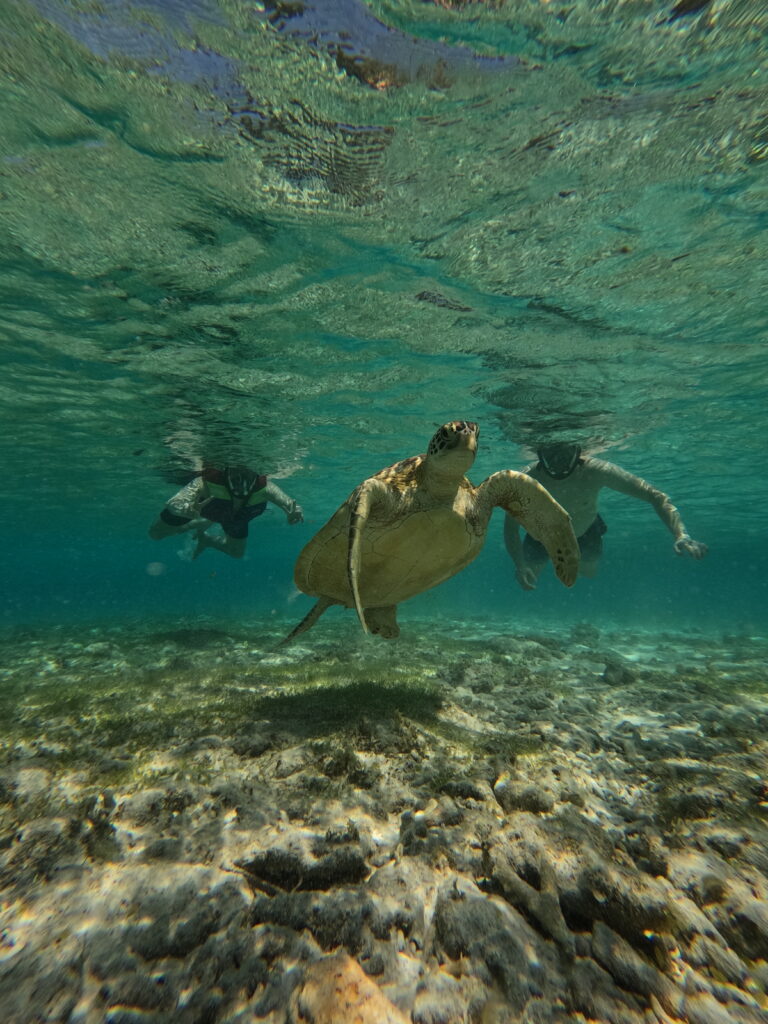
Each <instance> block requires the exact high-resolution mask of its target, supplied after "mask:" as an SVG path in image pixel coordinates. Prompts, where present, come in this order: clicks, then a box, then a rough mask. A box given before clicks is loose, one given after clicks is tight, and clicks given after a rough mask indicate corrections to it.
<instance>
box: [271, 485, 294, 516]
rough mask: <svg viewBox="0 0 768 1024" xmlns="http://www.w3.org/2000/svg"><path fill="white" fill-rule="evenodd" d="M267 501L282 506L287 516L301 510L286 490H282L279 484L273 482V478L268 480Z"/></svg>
mask: <svg viewBox="0 0 768 1024" xmlns="http://www.w3.org/2000/svg"><path fill="white" fill-rule="evenodd" d="M266 490H267V501H271V502H272V504H273V505H277V507H278V508H281V509H282V510H283V512H285V514H286V515H287V516H291V515H294V514H295V513H296V512H301V508H300V507H299V505H298V504H297V503H296V502H295V501H294V500H293V498H289V497H288V495H287V494H286V493H285V491H281V490H280V488H279V487H278V486H277V484H274V483H272V481H271V480H268V481H267V488H266Z"/></svg>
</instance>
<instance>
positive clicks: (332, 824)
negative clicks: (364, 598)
mask: <svg viewBox="0 0 768 1024" xmlns="http://www.w3.org/2000/svg"><path fill="white" fill-rule="evenodd" d="M284 631H285V624H284V623H278V622H270V623H269V626H268V627H266V626H265V625H264V623H255V624H253V626H252V627H249V626H248V625H247V624H242V623H240V624H238V626H237V627H236V628H235V627H231V626H227V625H226V624H225V625H222V624H220V623H216V622H212V621H206V622H200V621H195V622H188V623H181V624H180V623H178V622H176V623H173V624H171V625H170V626H168V627H167V628H161V627H160V626H159V625H158V624H157V623H154V624H148V625H146V626H142V625H137V624H134V625H131V626H125V627H120V628H118V627H95V628H93V629H88V630H86V629H81V630H80V631H79V632H78V631H76V630H74V629H63V628H61V629H55V630H49V631H44V630H32V629H30V630H16V631H11V632H7V633H6V635H5V636H4V638H3V639H2V658H0V664H2V666H3V668H2V670H0V886H1V887H2V891H3V902H2V920H1V921H0V927H1V929H2V932H1V934H2V938H1V939H0V943H1V948H2V956H1V957H0V1006H2V1007H3V1019H4V1020H8V1021H13V1022H14V1024H27V1022H29V1024H31V1022H33V1021H43V1020H45V1021H61V1022H72V1024H75V1022H77V1024H96V1022H102V1021H107V1022H109V1024H123V1022H128V1021H138V1020H141V1021H142V1022H143V1024H162V1022H173V1024H198V1022H206V1024H214V1022H216V1024H218V1022H222V1024H224V1022H226V1024H245V1022H246V1021H247V1022H251V1021H257V1020H258V1021H266V1022H269V1024H299V1022H305V1024H309V1022H315V1024H346V1022H349V1021H359V1022H361V1024H396V1022H412V1024H465V1022H478V1024H512V1022H515V1024H517V1022H520V1024H534V1022H535V1024H549V1022H552V1024H566V1022H568V1024H587V1022H596V1021H598V1022H600V1024H653V1022H659V1024H668V1022H670V1021H686V1022H691V1024H720V1022H722V1024H740V1022H741V1024H760V1022H765V1021H767V1020H768V999H767V998H766V990H767V989H768V962H767V960H768V852H766V851H768V789H767V788H766V779H765V766H766V763H768V740H767V739H766V737H768V681H767V680H766V670H765V664H766V654H767V653H768V642H766V641H765V640H764V639H762V638H759V637H749V636H738V637H736V636H730V637H728V636H726V637H712V636H708V635H706V634H703V633H701V634H686V635H682V634H680V635H678V634H652V633H641V632H635V633H628V632H612V633H608V632H601V631H598V630H597V629H595V628H594V627H593V626H588V625H583V626H577V627H574V628H573V629H571V630H570V631H568V630H561V631H556V630H542V631H539V632H535V631H528V632H511V631H505V630H503V629H500V628H493V627H492V626H491V625H489V624H488V623H482V624H481V623H471V622H470V623H467V622H466V621H465V622H463V623H462V629H461V634H462V637H463V638H462V639H457V632H456V631H453V630H452V629H451V628H450V624H448V623H445V622H443V623H442V624H441V625H440V627H435V625H434V624H433V623H425V624H424V625H423V627H421V626H420V624H418V623H414V622H410V623H408V625H407V627H406V629H405V630H404V635H405V633H406V632H407V641H405V640H404V641H401V642H398V643H395V644H387V645H384V644H381V643H380V642H378V641H377V640H375V639H373V638H367V637H363V636H362V635H361V634H360V633H359V632H358V631H357V630H356V629H355V628H354V627H353V625H352V624H351V623H344V624H343V625H342V626H339V627H338V628H337V630H336V631H335V632H330V631H329V632H326V633H323V634H318V635H317V636H316V637H314V636H313V637H312V638H311V640H310V641H309V642H307V643H305V644H296V645H294V646H293V647H291V648H290V649H286V648H277V646H276V645H277V641H278V640H279V639H280V638H281V637H282V635H283V633H284Z"/></svg>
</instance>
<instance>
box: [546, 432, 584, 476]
mask: <svg viewBox="0 0 768 1024" xmlns="http://www.w3.org/2000/svg"><path fill="white" fill-rule="evenodd" d="M536 454H537V455H538V457H539V463H540V465H541V466H542V467H543V468H544V470H545V472H546V473H548V474H549V475H550V476H551V477H552V478H553V479H554V480H565V478H566V477H567V476H570V475H571V473H572V472H573V471H574V469H576V467H577V466H578V464H579V460H580V459H581V446H580V445H578V444H573V443H572V442H571V441H555V442H552V443H551V444H542V445H539V447H538V449H537V450H536Z"/></svg>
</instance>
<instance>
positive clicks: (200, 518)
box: [149, 466, 304, 558]
mask: <svg viewBox="0 0 768 1024" xmlns="http://www.w3.org/2000/svg"><path fill="white" fill-rule="evenodd" d="M267 502H272V504H273V505H277V507H278V508H281V509H282V510H283V512H285V516H286V519H287V520H288V523H289V524H290V525H293V524H294V523H302V522H304V513H303V511H302V509H301V507H300V506H299V505H297V503H296V502H295V501H294V500H293V498H289V497H288V495H287V494H284V493H283V491H281V490H280V488H279V487H278V486H277V485H276V484H273V483H272V482H271V481H268V480H267V478H266V477H265V476H260V475H259V474H258V473H254V471H253V470H252V469H248V467H247V466H225V467H224V468H223V469H213V468H209V469H204V470H203V471H202V472H201V473H200V474H199V475H198V476H196V477H195V479H194V480H192V482H191V483H189V484H187V486H186V487H183V488H182V489H181V490H180V491H179V492H178V494H174V496H173V497H172V498H171V499H170V500H169V501H168V502H167V503H166V505H165V508H164V509H163V510H162V512H161V513H160V515H159V516H158V518H157V519H156V520H155V522H154V523H153V524H152V525H151V526H150V528H149V536H150V537H152V539H153V540H162V539H163V538H164V537H171V536H174V535H175V534H179V533H186V532H188V531H190V530H194V531H196V533H197V546H196V547H195V550H194V552H193V554H192V557H193V558H197V557H198V556H199V555H201V554H202V553H203V551H205V549H206V548H215V549H216V550H217V551H223V552H224V554H225V555H230V556H231V557H232V558H242V557H243V555H244V554H245V546H246V542H247V539H248V524H249V523H250V521H251V520H252V519H255V518H256V516H260V515H261V514H262V512H264V510H265V509H266V507H267ZM214 523H219V524H220V525H221V528H222V530H223V531H224V536H223V537H209V536H208V534H207V533H206V531H207V530H209V529H210V528H211V526H213V524H214Z"/></svg>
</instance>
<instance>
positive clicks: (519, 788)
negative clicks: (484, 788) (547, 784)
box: [493, 778, 555, 814]
mask: <svg viewBox="0 0 768 1024" xmlns="http://www.w3.org/2000/svg"><path fill="white" fill-rule="evenodd" d="M493 794H494V796H495V797H496V799H497V800H498V802H499V804H500V806H501V807H502V808H503V809H504V810H505V811H507V812H508V813H509V812H511V811H530V812H531V813H533V814H548V813H549V812H550V811H551V810H552V808H553V807H554V806H555V801H554V798H553V797H552V796H551V795H550V794H549V793H547V792H545V791H544V790H543V789H542V788H541V787H540V786H537V785H534V784H532V783H530V784H528V785H526V784H525V783H523V782H513V781H512V780H510V779H507V778H502V779H499V780H498V781H497V782H496V784H495V785H494V787H493Z"/></svg>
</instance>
